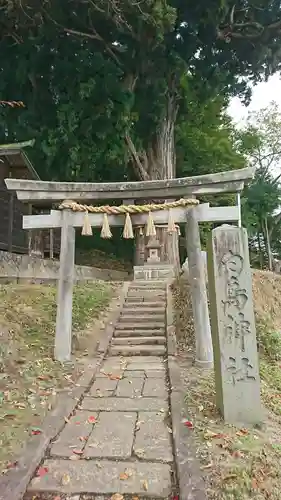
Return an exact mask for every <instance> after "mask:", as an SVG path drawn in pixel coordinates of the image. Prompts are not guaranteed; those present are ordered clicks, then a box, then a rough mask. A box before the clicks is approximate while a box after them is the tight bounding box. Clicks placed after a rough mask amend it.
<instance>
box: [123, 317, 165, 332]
mask: <svg viewBox="0 0 281 500" xmlns="http://www.w3.org/2000/svg"><path fill="white" fill-rule="evenodd" d="M115 328H116V330H136V331H137V330H159V329H160V330H164V329H165V325H164V324H163V323H159V322H156V323H155V322H154V321H152V318H151V321H150V323H149V322H147V323H138V322H136V321H132V323H127V322H126V321H120V320H119V321H118V323H117V324H116V327H115Z"/></svg>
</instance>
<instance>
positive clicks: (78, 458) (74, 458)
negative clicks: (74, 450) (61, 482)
mask: <svg viewBox="0 0 281 500" xmlns="http://www.w3.org/2000/svg"><path fill="white" fill-rule="evenodd" d="M69 460H80V457H79V455H71V456H70V457H69Z"/></svg>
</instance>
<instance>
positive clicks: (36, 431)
mask: <svg viewBox="0 0 281 500" xmlns="http://www.w3.org/2000/svg"><path fill="white" fill-rule="evenodd" d="M31 434H32V436H38V434H42V429H39V427H32V429H31Z"/></svg>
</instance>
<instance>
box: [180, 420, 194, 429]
mask: <svg viewBox="0 0 281 500" xmlns="http://www.w3.org/2000/svg"><path fill="white" fill-rule="evenodd" d="M182 423H183V425H184V426H185V427H188V428H189V429H193V428H194V427H193V423H192V422H191V420H186V419H184V420H183V421H182Z"/></svg>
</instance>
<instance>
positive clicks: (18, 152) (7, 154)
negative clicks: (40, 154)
mask: <svg viewBox="0 0 281 500" xmlns="http://www.w3.org/2000/svg"><path fill="white" fill-rule="evenodd" d="M34 142H35V140H34V139H32V140H30V141H24V142H16V143H13V144H1V145H0V161H1V157H4V158H5V160H6V162H7V163H8V164H9V165H10V167H11V168H15V169H17V170H18V169H25V170H28V172H29V174H30V178H31V179H34V180H40V177H39V175H38V173H37V172H36V170H35V168H34V167H33V165H32V163H31V161H30V160H29V158H28V156H27V154H26V152H25V151H24V149H25V148H26V147H32V146H33V145H34Z"/></svg>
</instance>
